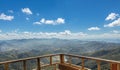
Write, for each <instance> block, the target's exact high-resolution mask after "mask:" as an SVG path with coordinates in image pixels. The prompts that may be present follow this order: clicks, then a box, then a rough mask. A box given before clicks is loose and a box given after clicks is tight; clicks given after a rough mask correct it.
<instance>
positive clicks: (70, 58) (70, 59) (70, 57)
mask: <svg viewBox="0 0 120 70" xmlns="http://www.w3.org/2000/svg"><path fill="white" fill-rule="evenodd" d="M71 61H72V56H69V64H70V65H71V64H72V62H71Z"/></svg>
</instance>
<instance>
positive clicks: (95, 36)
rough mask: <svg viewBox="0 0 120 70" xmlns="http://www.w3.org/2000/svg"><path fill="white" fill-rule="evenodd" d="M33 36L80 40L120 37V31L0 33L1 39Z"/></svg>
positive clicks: (29, 37)
mask: <svg viewBox="0 0 120 70" xmlns="http://www.w3.org/2000/svg"><path fill="white" fill-rule="evenodd" d="M32 38H60V39H80V40H100V39H120V33H113V32H112V33H103V34H86V33H83V32H76V33H73V32H71V31H70V30H65V31H63V32H28V31H25V32H18V31H15V32H14V31H13V32H7V33H4V34H3V33H0V40H10V39H32Z"/></svg>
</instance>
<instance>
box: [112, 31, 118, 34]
mask: <svg viewBox="0 0 120 70" xmlns="http://www.w3.org/2000/svg"><path fill="white" fill-rule="evenodd" d="M112 32H113V33H116V34H117V33H120V31H118V30H113V31H112Z"/></svg>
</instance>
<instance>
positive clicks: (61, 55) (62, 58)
mask: <svg viewBox="0 0 120 70" xmlns="http://www.w3.org/2000/svg"><path fill="white" fill-rule="evenodd" d="M60 63H64V54H60Z"/></svg>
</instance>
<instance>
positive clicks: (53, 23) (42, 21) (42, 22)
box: [33, 18, 65, 25]
mask: <svg viewBox="0 0 120 70" xmlns="http://www.w3.org/2000/svg"><path fill="white" fill-rule="evenodd" d="M64 23H65V19H63V18H57V20H46V19H45V18H42V19H41V20H40V21H39V22H37V23H36V22H34V23H33V24H50V25H58V24H64Z"/></svg>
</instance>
